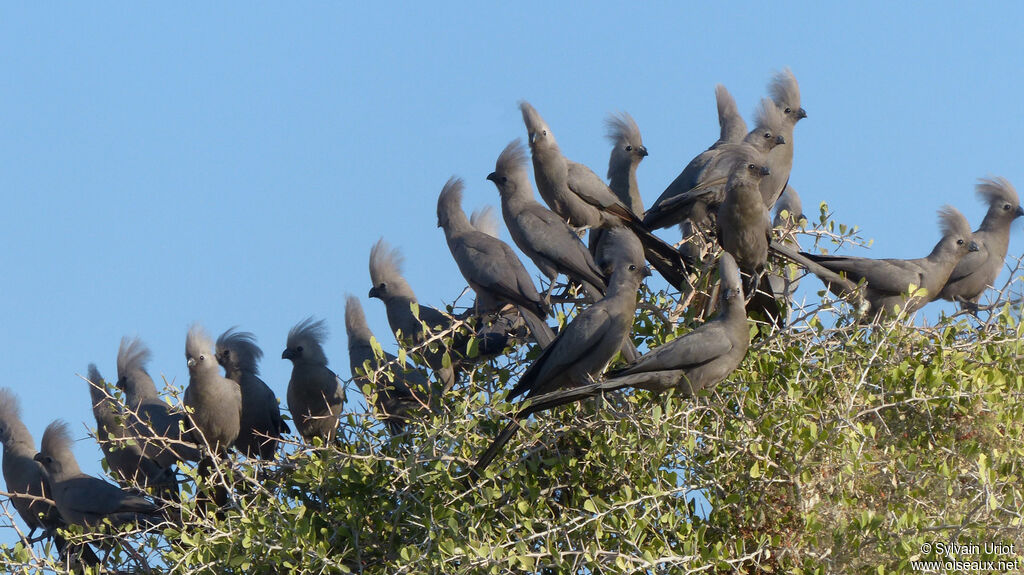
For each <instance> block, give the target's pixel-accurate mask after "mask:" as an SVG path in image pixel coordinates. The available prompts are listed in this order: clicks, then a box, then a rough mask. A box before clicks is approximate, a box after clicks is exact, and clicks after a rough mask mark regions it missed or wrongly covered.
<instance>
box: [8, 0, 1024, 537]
mask: <svg viewBox="0 0 1024 575" xmlns="http://www.w3.org/2000/svg"><path fill="white" fill-rule="evenodd" d="M371 4H372V5H371ZM549 4H550V3H529V2H526V3H524V2H520V3H516V4H515V5H514V6H513V5H511V4H505V5H501V6H487V5H484V4H480V3H461V4H451V5H446V6H444V7H435V6H432V5H431V6H428V5H426V4H424V5H382V4H381V3H354V2H353V3H307V4H301V5H293V4H289V5H287V6H286V5H285V4H280V3H265V4H256V5H249V4H245V5H242V4H231V3H218V4H216V5H206V4H191V5H189V4H185V5H179V4H175V5H173V6H171V5H157V4H129V5H124V4H108V5H104V4H99V5H97V4H88V5H85V4H70V5H62V6H60V9H59V10H46V9H41V8H39V7H38V5H36V4H17V5H10V4H8V5H5V6H4V7H3V8H0V70H3V74H0V193H2V197H3V209H2V210H0V241H2V246H3V247H2V249H0V269H2V270H3V271H4V274H3V276H4V277H3V279H2V280H0V286H2V288H0V291H2V297H0V350H3V353H2V356H0V357H2V361H0V386H7V387H11V388H13V389H14V390H15V391H16V392H17V393H18V395H19V396H20V397H21V400H22V407H23V411H24V419H25V421H26V423H27V425H28V426H29V428H30V429H31V430H32V432H33V433H34V434H35V436H36V439H37V440H38V439H39V437H40V436H41V435H42V431H43V429H44V428H45V426H46V425H47V423H49V421H51V420H52V419H54V418H57V417H60V418H64V419H66V420H68V421H69V422H71V423H72V425H73V429H75V430H76V431H77V433H78V435H79V437H84V436H85V427H84V425H83V422H84V423H85V424H86V425H90V426H91V425H93V421H92V415H91V412H90V410H89V404H88V394H87V389H86V384H85V383H84V382H83V381H82V380H80V379H79V378H78V377H77V376H76V374H78V373H84V371H85V368H86V365H87V364H88V363H89V362H96V363H97V364H98V366H99V368H100V371H101V373H103V374H104V375H106V376H107V377H108V378H111V379H113V378H115V377H116V376H115V365H114V360H115V357H116V353H117V346H118V342H119V340H120V338H121V337H122V336H123V335H138V336H140V337H142V338H143V339H144V340H145V341H146V342H147V343H148V344H149V345H150V346H151V348H152V349H153V352H154V360H153V362H152V365H151V371H152V373H153V374H154V376H157V377H158V376H159V375H161V374H162V375H164V376H166V377H167V379H168V380H173V381H174V382H175V383H176V384H177V385H179V386H182V387H183V386H184V385H186V384H187V379H188V378H187V370H186V366H185V359H184V353H183V352H184V339H185V333H186V331H187V329H188V326H189V325H190V324H191V323H192V322H193V321H198V322H201V323H202V324H203V325H205V326H206V327H207V328H208V329H209V330H210V331H211V332H212V333H213V334H214V335H216V334H218V333H220V332H221V331H223V330H224V329H226V328H228V327H230V326H232V325H239V326H241V327H242V328H243V329H246V330H251V331H253V332H255V333H256V335H257V336H258V338H259V340H260V343H261V344H262V345H263V347H264V350H265V351H266V355H267V357H266V359H265V360H264V362H263V366H262V367H263V372H264V374H265V379H266V381H267V382H268V383H269V384H270V386H271V387H272V388H274V390H275V391H276V392H277V393H278V395H279V396H282V397H283V395H284V391H285V388H286V386H287V381H288V377H289V374H290V364H289V363H288V362H286V361H284V360H281V359H279V358H280V352H281V350H282V349H283V348H284V340H285V335H286V334H287V331H288V329H289V328H290V327H291V326H292V325H294V324H295V323H296V322H298V321H299V320H301V319H302V318H304V317H306V316H308V315H315V316H317V317H321V318H326V319H327V320H328V322H329V325H330V326H331V328H332V337H331V338H330V340H329V341H328V342H327V353H328V356H329V357H330V358H331V360H332V366H333V367H334V368H335V370H336V371H338V372H339V373H341V374H342V375H345V376H347V368H348V359H347V351H346V347H345V335H344V323H343V321H344V315H343V310H344V296H345V294H346V293H353V294H356V295H358V296H360V297H361V298H362V299H363V305H364V307H365V309H366V311H367V315H368V317H369V321H370V324H371V327H372V328H373V329H374V331H375V332H376V334H377V336H378V338H379V339H381V340H382V341H383V342H384V344H385V347H386V348H388V349H393V347H394V345H393V339H392V338H391V337H390V335H389V334H388V331H387V321H386V318H385V316H384V311H383V306H382V305H381V304H380V302H378V301H377V300H373V301H368V300H367V299H366V297H365V296H366V292H367V290H368V289H369V288H370V280H369V276H368V273H367V256H368V253H369V249H370V246H371V245H372V244H373V243H374V242H375V241H376V240H377V238H379V237H381V236H384V237H385V238H386V239H387V240H388V241H390V242H391V243H392V244H393V245H397V246H399V247H401V248H402V249H403V250H404V253H405V254H406V257H407V265H406V268H407V269H406V272H407V276H408V279H409V281H410V283H411V284H412V285H413V287H414V289H415V290H416V291H417V295H418V296H419V298H420V299H421V301H423V302H426V303H430V304H434V305H439V304H441V303H443V302H450V301H452V300H453V299H454V298H455V297H456V296H457V295H458V294H459V292H460V291H461V290H462V289H463V287H464V286H465V282H464V281H463V279H462V278H461V276H459V274H458V270H457V268H456V266H455V264H454V262H453V261H452V259H451V257H450V255H449V253H448V251H447V248H446V245H445V242H444V238H443V235H442V233H441V231H440V230H438V229H437V228H436V227H435V224H436V217H435V205H436V198H437V194H438V192H439V191H440V189H441V186H442V185H443V184H444V182H445V181H446V180H447V179H448V177H449V176H451V175H453V174H457V175H460V176H462V177H464V178H465V179H466V181H467V190H466V193H465V207H466V209H467V212H468V211H469V210H471V209H472V208H474V207H478V206H482V205H484V204H492V205H496V204H497V192H496V190H495V189H494V186H493V185H492V184H491V183H490V182H487V181H485V179H484V178H485V176H486V175H487V174H488V173H489V172H490V171H491V170H493V167H494V160H495V159H496V158H497V155H498V154H499V153H500V152H501V150H502V148H503V147H504V146H505V145H506V144H507V143H508V142H509V141H510V140H512V139H513V138H522V137H524V135H525V129H524V128H523V124H522V120H521V118H520V115H519V112H518V109H517V107H516V103H517V101H519V100H520V99H528V100H529V101H530V102H531V103H532V104H534V106H536V107H537V109H538V110H539V111H540V112H541V114H542V115H543V116H544V118H545V119H546V120H547V121H548V123H549V124H550V125H551V128H552V130H553V131H554V132H555V134H556V135H557V137H558V139H559V143H560V145H561V147H562V149H563V151H564V152H565V153H566V154H567V155H568V156H569V157H571V158H573V159H575V160H577V161H580V162H584V163H586V164H588V165H590V166H591V167H592V168H594V170H595V171H596V172H598V173H599V174H602V175H603V174H604V172H605V170H606V166H607V159H608V152H609V144H608V143H607V141H606V140H605V139H604V137H603V134H604V126H603V121H604V118H605V117H606V116H607V114H609V113H611V112H615V111H619V110H625V111H628V112H630V113H631V114H632V115H633V117H634V118H635V119H636V121H637V122H638V124H639V126H640V128H641V131H642V133H643V136H644V143H645V144H646V146H647V148H648V149H649V151H650V154H651V155H650V157H648V158H647V159H646V160H645V161H644V163H643V164H642V165H641V168H640V172H639V181H640V187H641V191H642V193H643V196H644V200H645V203H646V204H647V205H650V203H651V202H653V201H654V199H655V198H657V196H658V195H659V194H660V193H661V191H662V190H663V189H664V188H665V186H667V185H668V183H669V182H671V181H672V179H673V178H674V177H675V176H676V175H677V174H678V172H679V171H680V170H681V169H682V168H683V166H685V165H686V163H687V162H688V161H689V160H690V158H692V157H693V156H694V155H696V154H698V153H699V152H700V151H702V150H703V149H704V148H706V147H707V146H708V145H710V144H711V143H712V142H713V141H714V140H715V138H716V137H717V134H718V127H717V118H716V115H715V105H714V87H715V84H717V83H723V84H725V85H726V86H727V87H728V88H729V89H730V91H731V92H732V93H733V95H734V96H735V98H736V100H737V102H738V104H739V107H740V110H741V111H742V112H743V113H744V115H745V116H746V117H747V118H748V119H749V118H750V117H751V115H752V111H753V109H754V107H755V106H756V104H757V102H758V100H759V99H760V98H761V97H763V96H764V95H765V94H766V84H767V82H768V80H769V79H770V78H771V76H772V74H773V73H774V72H775V71H777V70H779V69H781V68H783V67H786V66H788V67H790V68H791V69H792V70H793V72H794V73H795V75H796V77H797V78H798V80H799V81H800V86H801V91H802V96H803V104H804V107H805V108H806V109H807V111H808V114H809V117H808V119H806V120H804V121H802V122H801V123H800V125H799V126H798V127H797V130H796V134H795V149H796V153H795V164H794V169H793V172H792V176H791V183H792V185H793V186H794V187H795V188H796V189H798V190H799V191H800V192H801V194H802V196H803V198H804V203H805V212H806V213H808V214H809V215H812V216H813V215H814V214H816V213H817V210H816V209H815V208H814V206H816V205H817V204H818V202H820V201H827V202H828V203H829V204H830V206H831V207H832V209H833V210H834V212H835V214H836V219H837V220H839V221H842V222H845V223H848V224H857V225H859V226H861V228H862V229H863V235H864V236H865V237H866V238H873V239H874V240H875V243H874V247H873V248H872V249H871V251H870V252H864V254H865V255H871V256H874V257H918V256H921V255H924V254H926V253H927V252H928V251H930V249H931V247H932V245H933V244H934V243H935V242H936V241H937V239H938V230H937V224H936V215H935V212H936V210H937V209H938V208H939V207H940V206H941V205H942V204H945V203H951V204H953V205H955V206H957V207H958V208H959V209H961V210H962V211H963V212H964V213H965V214H966V215H967V217H968V219H969V220H970V221H971V223H972V225H973V226H976V225H977V224H978V222H980V219H981V216H982V215H983V213H984V206H982V205H981V204H980V203H979V202H978V201H977V200H976V199H975V197H974V195H973V186H974V184H975V182H976V180H977V178H979V177H982V176H986V175H1000V176H1004V177H1006V178H1008V179H1009V180H1010V181H1011V182H1013V183H1015V184H1016V185H1018V186H1024V168H1022V162H1021V151H1022V150H1024V145H1022V144H1024V136H1022V134H1024V110H1022V106H1021V92H1022V88H1024V86H1022V78H1024V76H1021V74H1020V62H1021V61H1022V60H1024V42H1022V41H1021V40H1020V32H1019V23H1020V21H1021V19H1022V16H1024V9H1022V8H1021V6H1020V5H1017V4H1007V3H1004V4H991V5H978V4H972V5H967V4H954V3H943V4H930V5H928V6H927V7H922V8H920V9H916V8H913V7H911V6H910V5H904V4H903V3H882V2H879V3H875V2H859V3H853V4H850V5H847V6H838V7H837V6H825V5H824V3H822V4H819V3H814V4H810V3H809V4H807V5H801V4H787V3H773V4H771V5H767V4H752V3H751V4H736V5H728V6H726V5H722V4H710V3H703V4H702V5H692V6H688V5H684V4H683V3H643V4H640V3H632V4H623V3H610V2H594V3H576V4H566V5H561V6H551V5H549ZM1021 227H1022V226H1021V225H1019V224H1018V225H1016V226H1015V229H1014V234H1013V237H1012V240H1011V244H1010V254H1011V255H1020V254H1021V253H1022V252H1024V238H1022V236H1024V233H1022V232H1024V230H1022V229H1021ZM674 233H675V232H674V230H670V231H668V232H667V233H666V234H665V237H666V238H668V239H675V237H674ZM505 238H506V239H508V235H507V233H505ZM531 269H533V268H532V267H531ZM807 283H808V284H815V280H808V281H807ZM812 287H813V289H814V290H817V289H818V286H817V285H813V286H812ZM929 309H932V308H929ZM937 309H942V308H941V306H940V307H939V308H937ZM76 453H77V454H78V457H79V459H80V462H81V463H82V464H83V467H84V468H85V469H86V470H87V471H90V472H93V473H98V469H99V467H98V463H97V462H98V460H99V457H100V451H99V449H98V448H97V447H96V446H95V445H94V444H93V443H92V442H90V441H82V442H79V444H78V445H77V449H76ZM0 540H7V534H2V535H0Z"/></svg>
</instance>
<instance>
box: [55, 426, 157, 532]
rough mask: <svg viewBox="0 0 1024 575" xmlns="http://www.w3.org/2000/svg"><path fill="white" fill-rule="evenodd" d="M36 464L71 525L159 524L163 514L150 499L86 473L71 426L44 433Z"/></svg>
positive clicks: (56, 427) (65, 518)
mask: <svg viewBox="0 0 1024 575" xmlns="http://www.w3.org/2000/svg"><path fill="white" fill-rule="evenodd" d="M35 460H36V461H38V462H39V463H41V464H42V465H43V469H44V470H45V471H46V475H47V478H48V479H49V481H50V486H51V488H52V489H53V501H54V503H55V504H56V505H57V510H58V511H59V512H60V516H61V518H63V520H64V521H65V522H67V523H68V524H70V525H82V526H85V527H98V526H100V525H102V524H103V523H104V521H109V522H110V523H111V524H112V525H114V526H117V525H123V524H125V523H137V522H145V523H155V522H157V521H158V520H159V515H160V510H159V508H158V507H157V506H156V504H154V503H153V502H152V501H150V500H149V499H147V498H145V497H141V496H138V495H131V494H129V493H127V492H125V491H123V490H121V488H120V487H117V486H116V485H114V484H112V483H107V482H106V481H103V480H102V479H98V478H96V477H93V476H91V475H87V474H85V473H82V470H81V469H79V467H78V462H77V461H76V460H75V456H74V454H73V453H72V452H71V434H70V433H69V431H68V424H67V423H65V422H63V421H61V420H57V421H54V422H53V423H51V424H50V425H49V426H47V428H46V431H45V432H43V441H42V443H41V445H40V449H39V453H37V454H36V455H35Z"/></svg>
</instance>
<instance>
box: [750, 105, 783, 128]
mask: <svg viewBox="0 0 1024 575" xmlns="http://www.w3.org/2000/svg"><path fill="white" fill-rule="evenodd" d="M754 122H755V124H756V126H757V129H767V130H771V132H772V134H774V135H776V136H778V135H779V134H781V133H782V131H783V130H784V129H785V127H786V115H785V114H783V113H782V110H781V109H779V107H778V106H777V105H776V104H775V102H773V101H772V100H769V99H768V98H762V99H761V103H760V104H758V106H757V110H756V111H755V112H754Z"/></svg>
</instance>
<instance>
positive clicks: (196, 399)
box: [184, 325, 242, 453]
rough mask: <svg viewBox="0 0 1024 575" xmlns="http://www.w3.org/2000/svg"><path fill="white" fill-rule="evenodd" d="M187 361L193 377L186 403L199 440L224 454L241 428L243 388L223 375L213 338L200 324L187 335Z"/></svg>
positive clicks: (187, 392)
mask: <svg viewBox="0 0 1024 575" xmlns="http://www.w3.org/2000/svg"><path fill="white" fill-rule="evenodd" d="M185 360H186V363H187V365H188V376H189V379H188V387H186V388H185V401H184V403H185V405H186V406H187V407H189V408H190V409H191V412H190V413H189V416H190V417H191V418H192V421H193V423H195V426H196V428H197V430H198V431H199V434H200V436H201V437H197V441H196V442H197V443H199V444H200V445H204V444H205V445H208V446H209V447H210V450H211V451H212V452H213V453H224V452H226V451H227V450H228V449H229V448H230V447H231V445H232V444H234V442H235V439H237V438H238V431H239V429H240V428H241V418H242V391H241V388H240V387H239V385H238V382H237V381H232V380H230V379H228V378H226V377H224V376H223V375H221V373H220V364H219V363H218V362H217V355H216V352H215V351H214V344H213V340H212V339H210V336H209V335H207V333H206V331H205V330H203V328H201V327H200V326H198V325H193V326H192V327H191V328H190V329H189V330H188V334H187V335H186V336H185Z"/></svg>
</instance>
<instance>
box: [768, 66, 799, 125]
mask: <svg viewBox="0 0 1024 575" xmlns="http://www.w3.org/2000/svg"><path fill="white" fill-rule="evenodd" d="M768 91H769V93H770V94H771V96H772V100H774V101H775V104H776V105H777V106H778V107H779V109H780V110H782V113H783V114H784V115H785V117H786V120H787V121H788V122H789V123H790V124H791V125H795V124H796V123H797V122H799V121H800V120H802V119H804V118H806V117H807V111H806V110H804V109H803V108H802V107H800V85H799V84H797V82H796V76H794V75H793V72H792V71H791V70H790V69H789V68H786V69H785V70H782V71H781V72H779V73H777V74H775V77H773V78H772V81H771V84H769V86H768Z"/></svg>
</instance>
